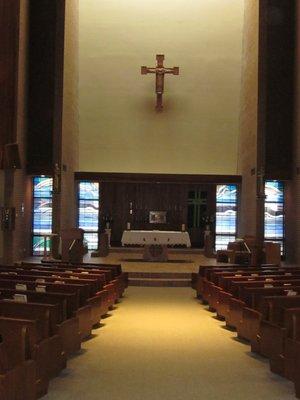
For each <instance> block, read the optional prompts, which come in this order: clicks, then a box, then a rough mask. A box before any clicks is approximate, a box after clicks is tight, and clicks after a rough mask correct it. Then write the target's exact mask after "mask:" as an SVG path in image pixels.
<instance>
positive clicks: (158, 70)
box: [141, 54, 179, 111]
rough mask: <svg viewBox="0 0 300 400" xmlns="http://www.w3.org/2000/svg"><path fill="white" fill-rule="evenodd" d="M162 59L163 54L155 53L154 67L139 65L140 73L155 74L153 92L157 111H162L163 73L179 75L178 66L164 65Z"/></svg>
mask: <svg viewBox="0 0 300 400" xmlns="http://www.w3.org/2000/svg"><path fill="white" fill-rule="evenodd" d="M164 59H165V56H164V54H157V55H156V61H157V65H156V67H154V68H148V67H145V66H143V67H141V73H142V75H146V74H155V75H156V83H155V92H156V110H157V111H162V109H163V105H162V95H163V92H164V80H165V74H173V75H179V67H173V68H166V67H164Z"/></svg>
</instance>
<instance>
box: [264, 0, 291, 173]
mask: <svg viewBox="0 0 300 400" xmlns="http://www.w3.org/2000/svg"><path fill="white" fill-rule="evenodd" d="M260 12H261V16H262V18H261V20H260V30H261V34H260V54H259V56H260V82H259V87H260V89H259V97H260V100H259V129H258V132H262V135H264V138H263V139H262V141H263V142H264V143H260V144H261V145H263V148H264V153H265V154H264V163H265V175H266V178H267V179H290V178H291V175H292V165H293V157H292V154H293V151H292V150H293V147H292V146H293V130H294V92H295V39H296V36H295V28H296V2H295V0H290V1H282V0H264V1H262V2H260Z"/></svg>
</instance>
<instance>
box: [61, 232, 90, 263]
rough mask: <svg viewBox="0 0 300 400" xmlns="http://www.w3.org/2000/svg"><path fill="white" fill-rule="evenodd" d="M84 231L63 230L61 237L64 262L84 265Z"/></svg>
mask: <svg viewBox="0 0 300 400" xmlns="http://www.w3.org/2000/svg"><path fill="white" fill-rule="evenodd" d="M83 234H84V230H83V229H80V228H70V229H63V230H62V231H61V233H60V235H61V260H62V262H70V263H74V264H75V263H82V261H83V255H84V247H83Z"/></svg>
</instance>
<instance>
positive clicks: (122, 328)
mask: <svg viewBox="0 0 300 400" xmlns="http://www.w3.org/2000/svg"><path fill="white" fill-rule="evenodd" d="M213 315H214V314H211V313H210V312H208V311H206V309H205V308H204V307H203V306H202V305H201V304H200V303H199V301H197V300H196V299H195V298H194V292H193V291H192V290H191V289H189V288H143V287H142V288H141V287H130V288H129V289H128V290H127V292H126V297H125V298H124V299H123V300H122V303H121V304H119V305H118V307H117V309H116V310H115V311H114V312H113V313H112V315H111V316H110V317H108V318H106V319H105V320H103V323H104V324H105V325H104V326H103V327H101V328H100V329H98V330H95V331H94V333H95V335H96V336H95V337H94V338H93V339H91V340H89V341H87V342H85V343H83V346H82V347H83V349H84V350H83V353H82V354H80V355H79V356H76V357H74V358H73V359H72V360H69V363H68V369H67V370H66V371H65V372H64V373H63V374H62V375H61V376H60V377H58V378H56V379H54V380H52V381H51V384H50V388H49V393H48V395H47V396H45V397H44V398H43V399H44V400H185V399H187V400H194V399H195V400H196V399H197V400H199V399H200V400H227V399H228V400H229V399H230V400H250V399H251V400H253V399H254V398H255V399H257V400H290V399H291V400H292V399H293V400H294V399H295V397H294V387H293V384H292V383H291V382H288V381H287V380H285V379H282V378H280V377H278V376H277V375H274V374H272V373H271V372H270V371H269V365H268V362H267V360H264V359H256V358H255V357H254V356H253V355H251V353H250V348H249V346H247V345H245V344H243V343H240V342H238V341H236V340H234V337H235V335H234V333H232V332H229V331H227V330H225V329H223V328H222V326H223V323H221V322H219V321H217V320H216V319H214V318H213Z"/></svg>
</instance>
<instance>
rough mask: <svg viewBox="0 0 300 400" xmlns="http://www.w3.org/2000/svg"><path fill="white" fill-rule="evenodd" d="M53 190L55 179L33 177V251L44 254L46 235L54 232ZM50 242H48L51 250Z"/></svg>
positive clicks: (35, 253) (36, 253) (34, 253)
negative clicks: (44, 235)
mask: <svg viewBox="0 0 300 400" xmlns="http://www.w3.org/2000/svg"><path fill="white" fill-rule="evenodd" d="M52 190H53V179H52V178H50V177H44V176H35V177H34V178H33V213H32V253H33V255H42V254H44V237H43V236H40V235H41V234H46V233H51V232H52ZM49 248H50V243H49V241H48V242H47V250H48V251H49Z"/></svg>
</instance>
